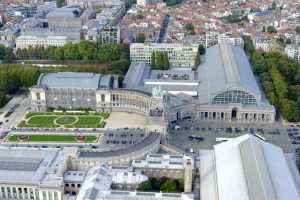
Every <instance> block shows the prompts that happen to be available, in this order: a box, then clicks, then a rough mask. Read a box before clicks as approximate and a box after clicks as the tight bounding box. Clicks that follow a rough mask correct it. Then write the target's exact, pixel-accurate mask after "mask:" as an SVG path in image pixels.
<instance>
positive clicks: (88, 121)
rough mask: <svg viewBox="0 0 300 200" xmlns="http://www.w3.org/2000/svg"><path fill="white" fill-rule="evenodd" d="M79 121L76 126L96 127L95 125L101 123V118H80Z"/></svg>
mask: <svg viewBox="0 0 300 200" xmlns="http://www.w3.org/2000/svg"><path fill="white" fill-rule="evenodd" d="M78 118H79V120H78V122H76V124H75V125H78V126H80V125H94V124H99V123H100V121H101V119H102V118H101V117H100V116H95V115H94V116H78Z"/></svg>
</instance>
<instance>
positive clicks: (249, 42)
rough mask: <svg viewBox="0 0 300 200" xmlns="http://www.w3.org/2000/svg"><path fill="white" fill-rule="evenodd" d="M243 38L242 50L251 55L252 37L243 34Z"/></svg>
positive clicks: (253, 49)
mask: <svg viewBox="0 0 300 200" xmlns="http://www.w3.org/2000/svg"><path fill="white" fill-rule="evenodd" d="M243 40H244V50H245V52H246V53H247V55H251V54H252V53H253V52H254V51H255V48H254V45H253V42H252V39H251V37H250V36H243Z"/></svg>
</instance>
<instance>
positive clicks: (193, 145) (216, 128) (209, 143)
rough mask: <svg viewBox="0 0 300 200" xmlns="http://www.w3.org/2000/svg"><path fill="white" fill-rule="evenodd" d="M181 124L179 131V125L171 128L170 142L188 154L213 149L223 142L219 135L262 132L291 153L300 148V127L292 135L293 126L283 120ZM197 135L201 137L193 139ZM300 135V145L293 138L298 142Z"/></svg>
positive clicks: (261, 133) (294, 129) (223, 136)
mask: <svg viewBox="0 0 300 200" xmlns="http://www.w3.org/2000/svg"><path fill="white" fill-rule="evenodd" d="M177 125H178V127H180V128H179V129H178V130H176V129H175V128H173V129H172V130H170V134H169V138H168V142H169V143H170V144H173V145H175V146H177V147H179V148H181V149H182V150H184V151H186V152H187V153H191V152H194V153H196V152H198V151H199V149H213V145H215V144H217V143H219V142H217V141H216V139H217V138H219V139H220V138H234V137H238V136H241V135H243V134H251V135H255V134H258V135H259V136H261V137H263V138H264V139H266V140H267V141H268V142H271V143H273V144H275V145H278V146H280V147H281V148H282V149H283V150H284V152H287V153H291V152H295V149H296V148H299V147H300V137H299V136H300V127H299V128H298V127H296V128H293V134H295V138H294V137H292V136H289V135H291V133H289V134H288V129H289V127H284V126H282V125H281V124H279V123H278V124H271V125H257V124H246V125H245V124H235V123H217V122H193V121H190V120H183V121H181V122H179V123H177ZM178 127H177V128H178ZM298 129H299V130H298ZM298 132H299V136H297V135H298ZM296 134H297V135H296ZM193 137H196V138H198V139H193ZM297 137H299V144H298V143H297V144H292V142H293V141H295V140H297V141H298V138H297ZM199 138H200V139H199ZM294 143H295V142H294Z"/></svg>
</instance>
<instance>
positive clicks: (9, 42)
mask: <svg viewBox="0 0 300 200" xmlns="http://www.w3.org/2000/svg"><path fill="white" fill-rule="evenodd" d="M19 35H20V31H19V30H18V29H7V30H4V31H0V44H2V45H4V46H6V47H11V48H14V47H15V45H16V42H15V40H16V38H17V37H18V36H19Z"/></svg>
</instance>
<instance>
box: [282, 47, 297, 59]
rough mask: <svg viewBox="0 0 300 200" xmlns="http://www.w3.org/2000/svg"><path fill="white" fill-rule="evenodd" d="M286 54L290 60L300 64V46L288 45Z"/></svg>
mask: <svg viewBox="0 0 300 200" xmlns="http://www.w3.org/2000/svg"><path fill="white" fill-rule="evenodd" d="M284 52H285V54H286V55H287V56H288V57H289V58H291V59H293V60H295V61H298V62H300V45H287V46H286V47H285V49H284Z"/></svg>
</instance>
